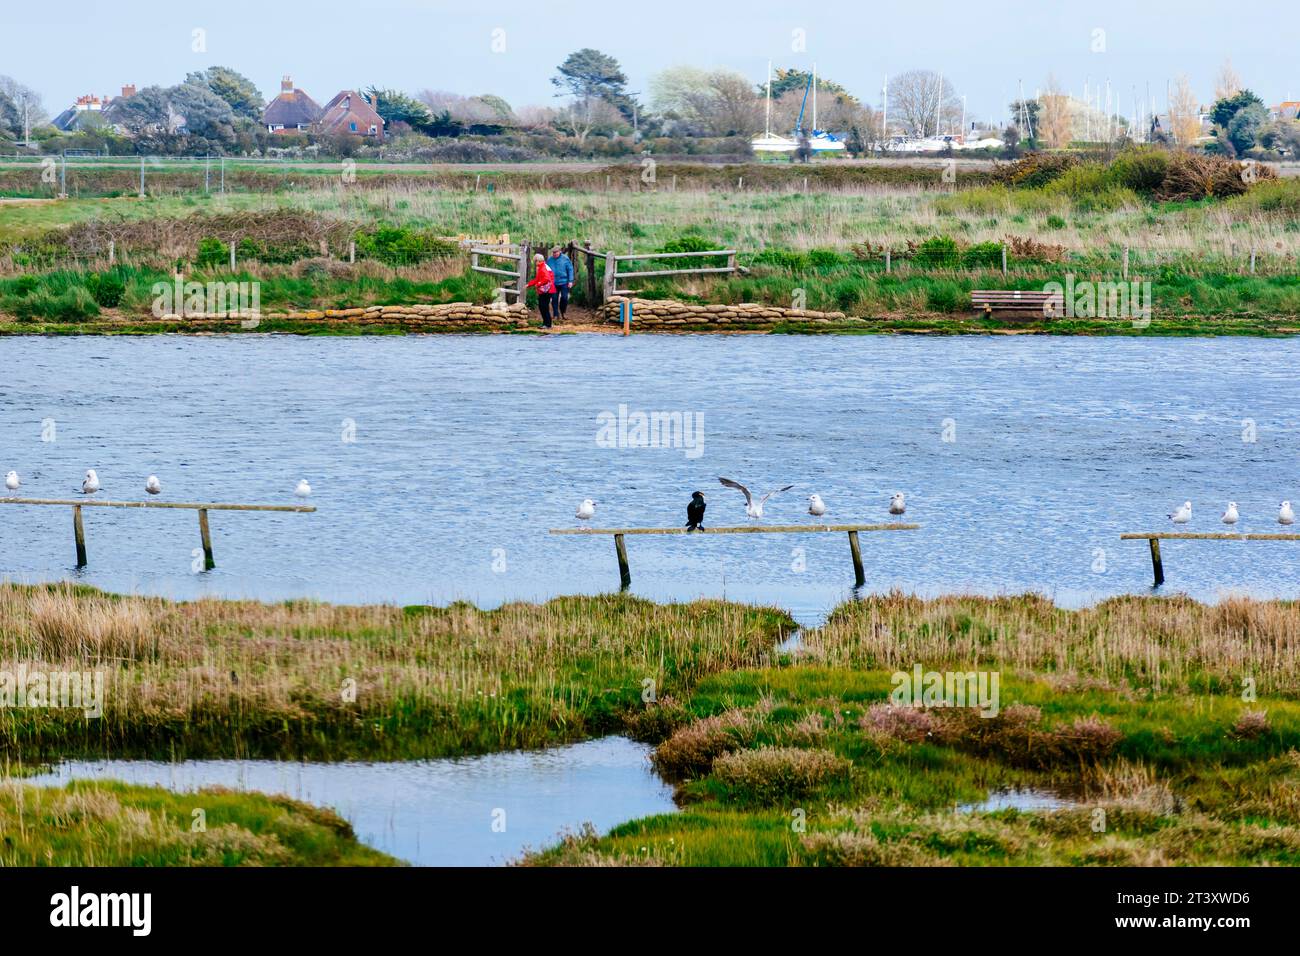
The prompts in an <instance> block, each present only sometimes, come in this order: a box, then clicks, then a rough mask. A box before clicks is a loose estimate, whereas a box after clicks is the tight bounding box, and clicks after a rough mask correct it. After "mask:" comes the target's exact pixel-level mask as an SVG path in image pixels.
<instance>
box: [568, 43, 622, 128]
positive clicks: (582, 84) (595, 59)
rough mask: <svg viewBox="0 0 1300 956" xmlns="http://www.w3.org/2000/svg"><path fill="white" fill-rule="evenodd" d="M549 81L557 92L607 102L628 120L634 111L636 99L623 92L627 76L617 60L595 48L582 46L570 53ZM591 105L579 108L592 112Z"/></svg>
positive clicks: (583, 111)
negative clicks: (556, 88) (557, 89)
mask: <svg viewBox="0 0 1300 956" xmlns="http://www.w3.org/2000/svg"><path fill="white" fill-rule="evenodd" d="M551 83H552V84H553V85H554V86H556V87H558V88H559V90H560V93H559V94H558V95H560V96H571V97H573V98H574V100H575V101H583V100H597V101H601V102H604V103H608V104H609V105H610V106H612V107H614V109H616V110H618V111H619V112H620V113H622V114H623V116H624V118H626V119H627V120H629V121H631V120H632V118H633V116H634V114H635V111H636V101H635V100H633V99H632V97H631V96H630V95H629V94H628V92H627V77H626V76H625V75H624V74H623V69H622V67H620V66H619V65H618V60H616V59H614V58H613V57H612V56H609V55H608V54H606V53H601V52H600V51H599V50H593V49H591V48H590V47H584V48H583V49H581V50H578V51H577V52H575V53H570V54H569V55H568V56H567V57H566V58H565V60H564V62H563V63H561V64H560V65H559V67H558V68H557V69H556V73H555V76H553V77H551ZM593 111H594V107H583V108H582V109H581V110H580V112H582V113H584V114H592V113H593Z"/></svg>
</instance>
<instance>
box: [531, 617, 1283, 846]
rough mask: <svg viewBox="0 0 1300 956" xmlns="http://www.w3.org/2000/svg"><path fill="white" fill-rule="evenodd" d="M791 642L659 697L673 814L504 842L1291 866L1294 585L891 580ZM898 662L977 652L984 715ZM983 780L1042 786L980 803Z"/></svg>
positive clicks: (928, 662) (993, 786)
mask: <svg viewBox="0 0 1300 956" xmlns="http://www.w3.org/2000/svg"><path fill="white" fill-rule="evenodd" d="M804 639H805V642H804V647H803V649H802V651H801V652H799V653H797V654H795V655H792V656H790V657H789V658H786V659H784V660H782V661H781V662H779V663H778V664H777V665H775V666H768V667H763V668H746V669H741V670H736V671H727V672H723V673H719V674H715V675H712V676H710V677H708V678H705V679H704V680H703V681H701V682H700V684H699V685H697V687H696V688H695V690H694V692H693V693H692V695H691V696H690V698H689V699H688V700H685V701H682V702H679V703H678V704H677V705H676V706H677V711H676V713H675V720H674V722H675V723H677V724H678V727H677V729H676V730H675V731H674V732H673V733H672V734H671V735H670V736H668V737H667V738H666V739H665V740H664V741H663V742H662V743H661V744H660V745H659V747H658V749H657V750H656V753H655V762H656V765H657V766H658V768H659V769H660V771H661V772H662V773H664V774H665V775H667V776H668V777H669V778H670V779H674V780H676V781H678V800H679V802H680V803H681V804H682V806H683V809H682V812H680V813H676V814H672V815H666V816H659V817H654V818H650V819H645V820H637V821H632V822H629V823H626V824H624V825H622V826H619V827H616V828H615V829H614V830H613V831H612V832H611V833H610V834H608V835H605V836H601V835H598V834H595V833H591V832H583V833H578V834H574V835H573V836H571V837H569V838H568V839H566V840H565V841H563V842H562V843H561V844H560V845H558V846H555V847H552V848H551V849H549V850H546V851H543V852H540V853H536V854H533V855H532V856H530V857H529V858H528V859H527V860H526V862H528V863H530V864H533V865H556V864H558V865H625V864H638V863H639V864H648V865H685V866H713V865H745V866H753V865H761V866H787V865H793V866H845V865H847V866H943V865H1102V866H1105V865H1152V866H1160V865H1193V864H1194V865H1271V864H1276V865H1296V864H1300V749H1298V748H1300V700H1297V696H1300V684H1297V682H1296V680H1295V676H1296V669H1297V666H1298V662H1300V608H1297V607H1296V606H1294V605H1292V604H1287V603H1278V602H1251V601H1239V600H1234V601H1229V602H1226V603H1225V604H1223V605H1219V606H1217V607H1210V606H1203V605H1199V604H1196V603H1194V602H1192V601H1189V600H1186V599H1178V598H1174V599H1159V598H1125V599H1117V600H1114V601H1108V602H1105V603H1103V604H1102V605H1100V606H1098V607H1097V608H1094V609H1090V610H1085V611H1064V610H1060V609H1057V608H1054V607H1052V606H1051V605H1050V604H1049V603H1048V602H1046V601H1044V600H1042V599H1041V598H1036V597H1019V598H998V599H983V598H965V597H963V598H942V599H937V600H933V601H923V600H920V599H914V598H906V597H902V596H898V595H892V596H884V597H877V598H871V599H868V600H866V601H863V602H859V603H853V604H849V605H845V606H843V607H841V608H840V609H839V610H838V611H837V612H836V613H835V614H834V615H833V616H832V618H831V619H830V621H829V622H828V623H827V625H826V626H825V627H823V628H819V629H816V630H812V631H809V632H806V633H805V635H804ZM917 662H919V663H921V664H922V665H923V667H924V668H926V669H927V670H937V671H945V670H950V669H952V670H963V671H969V670H978V669H983V670H993V671H996V672H998V673H999V674H1000V676H1001V684H1000V698H1001V700H1000V709H999V711H998V713H997V715H996V716H992V717H981V716H979V715H978V714H976V713H975V712H973V711H972V710H969V709H962V708H945V707H942V706H928V707H925V708H914V707H911V706H906V705H904V704H900V703H895V702H891V700H890V693H891V690H892V689H893V687H894V686H895V685H894V684H893V682H892V681H891V675H892V674H893V672H894V671H895V670H902V671H905V672H910V671H911V670H912V667H913V665H914V664H915V663H917ZM1247 679H1249V680H1251V681H1253V684H1252V685H1251V687H1252V691H1253V693H1252V694H1243V687H1244V686H1245V684H1244V683H1243V682H1244V681H1246V680H1247ZM1243 696H1246V697H1250V698H1251V699H1249V700H1243V699H1242V698H1243ZM1002 790H1011V791H1015V790H1030V791H1036V792H1039V793H1040V794H1047V795H1051V796H1053V797H1054V798H1055V799H1056V800H1057V801H1058V802H1059V803H1060V806H1059V807H1057V808H1055V809H1051V810H1018V809H995V808H987V809H981V807H980V803H981V801H983V800H985V799H986V798H987V796H988V795H989V794H990V792H996V791H1002Z"/></svg>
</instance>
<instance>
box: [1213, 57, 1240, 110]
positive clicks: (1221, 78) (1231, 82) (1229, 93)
mask: <svg viewBox="0 0 1300 956" xmlns="http://www.w3.org/2000/svg"><path fill="white" fill-rule="evenodd" d="M1241 90H1242V86H1241V77H1239V76H1238V75H1237V71H1236V70H1234V69H1233V68H1232V60H1231V59H1230V58H1229V57H1224V58H1223V65H1222V66H1220V67H1219V75H1218V77H1217V78H1216V79H1215V81H1214V98H1215V99H1216V100H1226V99H1229V98H1231V97H1233V96H1235V95H1237V94H1238V93H1240V92H1241Z"/></svg>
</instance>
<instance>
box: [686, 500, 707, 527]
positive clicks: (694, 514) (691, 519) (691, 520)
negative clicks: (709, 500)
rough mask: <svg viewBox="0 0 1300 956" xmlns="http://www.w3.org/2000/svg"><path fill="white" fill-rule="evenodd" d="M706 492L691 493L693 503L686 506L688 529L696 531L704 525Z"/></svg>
mask: <svg viewBox="0 0 1300 956" xmlns="http://www.w3.org/2000/svg"><path fill="white" fill-rule="evenodd" d="M707 507H708V505H707V504H706V503H705V501H704V492H702V491H697V492H695V493H694V494H693V495H691V503H690V504H688V505H687V506H686V530H687V531H695V530H697V529H702V528H703V527H704V509H705V508H707Z"/></svg>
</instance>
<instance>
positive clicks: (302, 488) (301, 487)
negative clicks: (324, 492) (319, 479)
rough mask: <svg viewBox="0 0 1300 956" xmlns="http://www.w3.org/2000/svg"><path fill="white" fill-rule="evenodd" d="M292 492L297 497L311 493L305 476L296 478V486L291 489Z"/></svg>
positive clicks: (304, 496) (303, 496)
mask: <svg viewBox="0 0 1300 956" xmlns="http://www.w3.org/2000/svg"><path fill="white" fill-rule="evenodd" d="M293 493H294V494H295V495H297V496H298V497H299V498H306V497H308V496H309V495H311V485H309V484H307V479H306V478H299V479H298V486H297V487H296V488H294V489H293Z"/></svg>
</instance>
